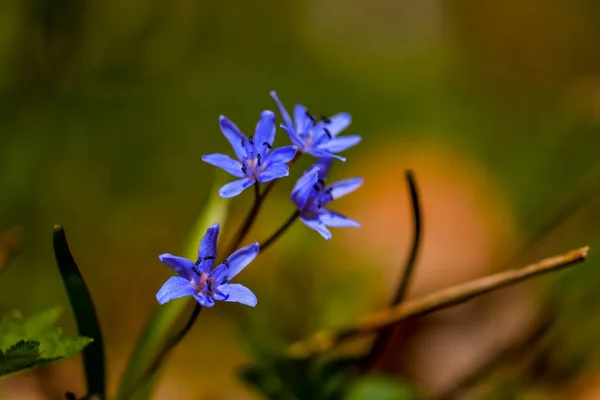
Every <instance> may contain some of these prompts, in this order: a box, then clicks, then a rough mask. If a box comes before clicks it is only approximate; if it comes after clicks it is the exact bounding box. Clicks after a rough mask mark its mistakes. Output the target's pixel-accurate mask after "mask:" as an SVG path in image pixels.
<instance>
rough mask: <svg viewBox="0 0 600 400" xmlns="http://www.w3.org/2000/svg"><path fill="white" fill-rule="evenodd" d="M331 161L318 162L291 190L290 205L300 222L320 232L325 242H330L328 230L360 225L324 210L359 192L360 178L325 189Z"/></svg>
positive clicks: (322, 160)
mask: <svg viewBox="0 0 600 400" xmlns="http://www.w3.org/2000/svg"><path fill="white" fill-rule="evenodd" d="M332 160H333V159H332V158H321V159H319V160H318V161H317V162H316V163H315V165H313V166H312V167H311V168H310V169H309V170H308V171H306V172H305V173H304V175H303V176H302V177H301V178H300V179H298V182H296V186H295V187H294V190H292V195H291V198H292V201H293V202H294V204H296V206H297V207H298V210H299V211H300V220H301V221H302V222H304V224H305V225H306V226H308V227H309V228H311V229H314V230H315V231H317V232H319V233H320V234H321V235H322V236H323V237H324V238H325V239H327V240H329V239H331V232H330V231H329V229H327V227H328V226H329V227H334V228H341V227H359V226H360V224H359V223H358V222H356V221H354V220H351V219H350V218H347V217H345V216H343V215H342V214H338V213H336V212H333V211H329V210H326V209H325V208H324V207H325V206H326V205H327V204H329V202H331V201H333V200H334V199H338V198H340V197H342V196H345V195H347V194H348V193H351V192H353V191H354V190H356V189H358V187H359V186H360V185H362V183H363V179H362V178H350V179H345V180H342V181H338V182H335V183H332V184H331V185H325V179H327V173H328V172H329V166H330V165H331V161H332Z"/></svg>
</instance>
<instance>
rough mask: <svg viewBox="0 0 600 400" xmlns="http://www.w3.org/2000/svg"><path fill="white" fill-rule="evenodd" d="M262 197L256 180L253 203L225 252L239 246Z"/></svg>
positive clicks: (253, 219)
mask: <svg viewBox="0 0 600 400" xmlns="http://www.w3.org/2000/svg"><path fill="white" fill-rule="evenodd" d="M263 199H264V196H261V194H260V186H259V184H258V182H256V183H255V184H254V204H253V205H252V208H251V209H250V212H249V213H248V215H247V216H246V218H245V219H244V222H242V225H240V228H239V229H238V231H237V233H236V234H235V236H234V237H233V239H232V240H231V243H230V244H229V247H228V248H227V251H226V252H225V254H231V253H233V252H234V251H235V250H236V249H237V248H238V247H239V246H240V244H241V243H242V241H243V240H244V238H245V237H246V235H247V234H248V232H250V228H252V225H253V224H254V221H255V220H256V217H258V212H259V211H260V206H261V205H262V201H263Z"/></svg>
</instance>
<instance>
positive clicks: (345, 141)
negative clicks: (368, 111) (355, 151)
mask: <svg viewBox="0 0 600 400" xmlns="http://www.w3.org/2000/svg"><path fill="white" fill-rule="evenodd" d="M360 141H361V137H360V136H358V135H354V136H342V137H339V138H335V139H331V140H328V141H327V142H325V143H323V144H322V145H319V149H321V150H325V151H329V152H331V153H338V152H340V151H344V150H346V149H348V148H350V147H352V146H354V145H356V144H358V143H359V142H360Z"/></svg>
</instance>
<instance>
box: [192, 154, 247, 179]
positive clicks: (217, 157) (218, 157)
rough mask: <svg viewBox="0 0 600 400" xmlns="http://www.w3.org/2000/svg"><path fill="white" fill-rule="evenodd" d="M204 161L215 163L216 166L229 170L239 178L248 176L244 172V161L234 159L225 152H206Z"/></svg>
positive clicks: (203, 157)
mask: <svg viewBox="0 0 600 400" xmlns="http://www.w3.org/2000/svg"><path fill="white" fill-rule="evenodd" d="M202 161H204V162H206V163H208V164H210V165H214V166H215V167H219V168H221V169H224V170H225V171H227V172H229V173H230V174H231V175H233V176H235V177H237V178H243V177H244V176H246V174H244V173H243V172H242V163H241V162H239V161H237V160H234V159H233V158H231V157H229V156H228V155H225V154H206V155H204V156H202Z"/></svg>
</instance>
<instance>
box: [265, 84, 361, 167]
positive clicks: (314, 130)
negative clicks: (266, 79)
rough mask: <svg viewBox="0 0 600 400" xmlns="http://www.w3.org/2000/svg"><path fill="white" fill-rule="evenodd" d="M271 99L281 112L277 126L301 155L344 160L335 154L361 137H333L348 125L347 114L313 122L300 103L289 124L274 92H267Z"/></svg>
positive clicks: (313, 118)
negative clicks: (280, 121)
mask: <svg viewBox="0 0 600 400" xmlns="http://www.w3.org/2000/svg"><path fill="white" fill-rule="evenodd" d="M271 97H273V99H274V100H275V102H276V103H277V106H278V107H279V111H280V112H281V117H282V118H283V122H284V123H283V124H281V127H282V128H283V129H285V130H286V132H287V133H288V134H289V135H290V139H291V141H292V143H294V144H295V145H296V146H298V149H299V150H300V151H301V152H302V153H307V154H310V155H313V156H315V157H327V158H331V157H335V158H338V159H340V160H342V161H346V158H344V157H342V156H339V155H337V154H335V153H339V152H340V151H344V150H346V149H348V148H350V147H352V146H354V145H356V144H358V142H360V141H361V137H360V136H358V135H353V136H343V137H337V136H338V134H339V133H340V132H341V131H343V130H344V129H346V128H347V127H348V125H350V122H352V117H351V116H350V114H348V113H339V114H336V115H334V116H333V117H331V118H327V117H325V116H321V117H320V118H319V120H317V119H316V118H315V117H314V116H312V115H311V114H310V113H309V112H308V110H307V109H306V107H304V106H303V105H302V104H296V105H295V106H294V120H293V121H292V118H291V117H290V114H288V112H287V110H286V109H285V107H284V106H283V104H282V103H281V101H279V97H277V93H275V92H274V91H273V92H271Z"/></svg>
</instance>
